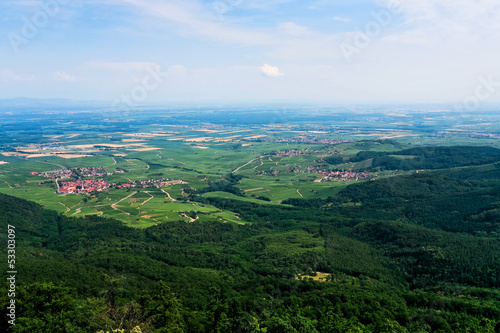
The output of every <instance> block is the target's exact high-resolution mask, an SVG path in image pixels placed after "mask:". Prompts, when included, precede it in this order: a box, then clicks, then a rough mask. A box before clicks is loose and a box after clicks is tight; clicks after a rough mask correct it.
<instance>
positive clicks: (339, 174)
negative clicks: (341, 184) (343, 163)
mask: <svg viewBox="0 0 500 333" xmlns="http://www.w3.org/2000/svg"><path fill="white" fill-rule="evenodd" d="M307 172H309V173H317V174H320V175H322V176H323V178H322V179H320V180H318V181H319V182H325V181H348V180H360V179H361V180H375V177H378V175H377V174H374V175H372V174H371V173H370V172H366V171H363V172H356V171H352V170H342V171H333V170H320V169H318V167H315V166H310V167H307Z"/></svg>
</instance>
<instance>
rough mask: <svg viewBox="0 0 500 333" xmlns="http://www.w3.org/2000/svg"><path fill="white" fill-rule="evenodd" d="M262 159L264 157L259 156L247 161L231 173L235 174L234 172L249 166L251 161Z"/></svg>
mask: <svg viewBox="0 0 500 333" xmlns="http://www.w3.org/2000/svg"><path fill="white" fill-rule="evenodd" d="M263 157H264V156H259V157H256V158H254V159H253V160H251V161H249V162H247V163H245V164H243V165H242V166H240V167H238V168H236V169H234V171H233V173H236V172H237V171H238V170H240V169H241V168H243V167H246V166H247V165H249V164H250V163H252V162H253V161H255V160H258V159H259V158H263Z"/></svg>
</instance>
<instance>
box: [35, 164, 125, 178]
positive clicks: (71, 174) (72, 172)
mask: <svg viewBox="0 0 500 333" xmlns="http://www.w3.org/2000/svg"><path fill="white" fill-rule="evenodd" d="M123 172H124V171H123V170H116V171H115V173H123ZM30 174H31V175H38V176H42V177H45V178H51V179H68V178H78V175H81V176H82V177H97V176H111V175H112V174H113V173H109V172H107V171H106V170H105V169H104V168H103V167H85V168H71V169H58V170H55V171H49V172H41V173H38V172H35V171H33V172H30Z"/></svg>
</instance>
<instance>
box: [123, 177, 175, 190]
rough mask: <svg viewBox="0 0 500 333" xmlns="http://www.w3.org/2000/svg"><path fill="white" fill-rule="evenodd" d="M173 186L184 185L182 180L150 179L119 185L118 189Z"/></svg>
mask: <svg viewBox="0 0 500 333" xmlns="http://www.w3.org/2000/svg"><path fill="white" fill-rule="evenodd" d="M172 184H184V182H183V181H182V180H171V179H168V178H159V179H148V180H131V181H129V182H128V183H126V184H119V185H116V186H114V187H116V188H133V187H138V188H160V187H165V186H170V185H172Z"/></svg>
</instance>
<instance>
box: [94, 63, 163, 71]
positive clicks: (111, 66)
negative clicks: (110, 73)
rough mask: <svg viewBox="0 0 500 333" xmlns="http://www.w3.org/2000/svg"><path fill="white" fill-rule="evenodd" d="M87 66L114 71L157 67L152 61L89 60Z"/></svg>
mask: <svg viewBox="0 0 500 333" xmlns="http://www.w3.org/2000/svg"><path fill="white" fill-rule="evenodd" d="M86 65H87V66H89V67H91V68H97V69H106V70H114V71H137V70H145V69H147V68H158V67H159V66H158V64H156V63H154V62H132V61H129V62H111V61H91V62H87V64H86Z"/></svg>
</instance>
